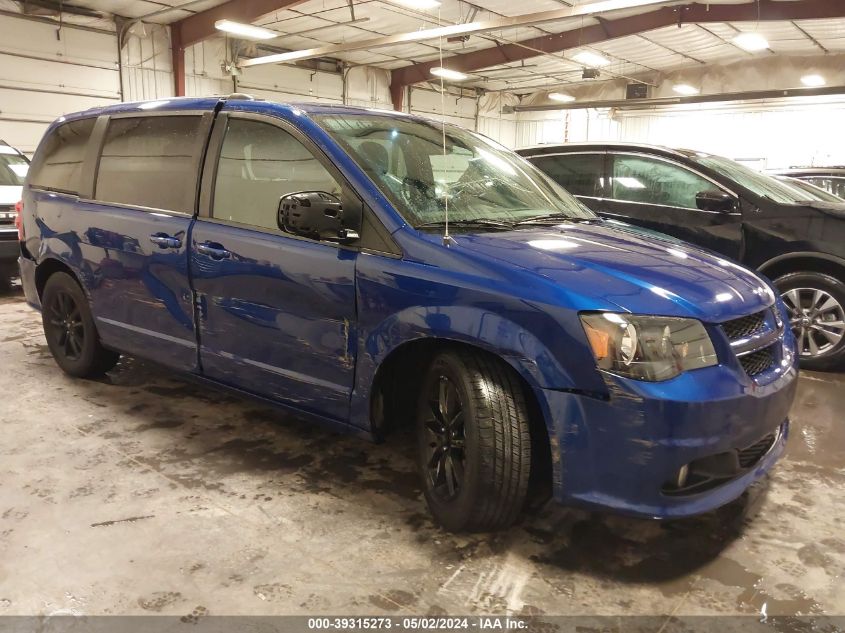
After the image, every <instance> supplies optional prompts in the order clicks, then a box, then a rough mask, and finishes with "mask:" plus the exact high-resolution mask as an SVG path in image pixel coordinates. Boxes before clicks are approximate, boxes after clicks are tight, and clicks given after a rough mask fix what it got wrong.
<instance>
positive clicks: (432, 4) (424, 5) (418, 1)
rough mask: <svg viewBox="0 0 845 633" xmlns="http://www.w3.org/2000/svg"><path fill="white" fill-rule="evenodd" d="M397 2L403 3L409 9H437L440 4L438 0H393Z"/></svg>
mask: <svg viewBox="0 0 845 633" xmlns="http://www.w3.org/2000/svg"><path fill="white" fill-rule="evenodd" d="M393 1H394V2H395V3H396V4H401V5H402V6H403V7H408V8H409V9H436V8H437V7H439V6H440V2H438V0H393Z"/></svg>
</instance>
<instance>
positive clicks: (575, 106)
mask: <svg viewBox="0 0 845 633" xmlns="http://www.w3.org/2000/svg"><path fill="white" fill-rule="evenodd" d="M842 94H845V86H824V87H822V88H789V89H786V90H750V91H746V92H730V93H722V94H712V95H695V96H691V97H655V98H653V99H613V100H607V101H589V102H588V101H584V102H578V103H574V102H573V103H561V104H550V105H516V106H504V107H503V108H502V112H503V113H505V114H510V113H513V112H553V111H556V110H581V109H584V108H622V109H627V110H636V109H639V108H655V107H659V106H669V105H684V104H687V105H688V104H695V103H721V102H723V101H725V102H727V101H752V100H755V99H784V98H789V97H826V96H836V95H842Z"/></svg>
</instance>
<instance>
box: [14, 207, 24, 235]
mask: <svg viewBox="0 0 845 633" xmlns="http://www.w3.org/2000/svg"><path fill="white" fill-rule="evenodd" d="M15 213H16V215H15V228H16V229H17V230H18V239H19V240H20V241H21V242H23V200H18V202H17V204H15Z"/></svg>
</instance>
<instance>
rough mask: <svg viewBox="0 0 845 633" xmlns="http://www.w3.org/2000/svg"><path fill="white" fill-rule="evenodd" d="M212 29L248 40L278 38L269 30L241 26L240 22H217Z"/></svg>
mask: <svg viewBox="0 0 845 633" xmlns="http://www.w3.org/2000/svg"><path fill="white" fill-rule="evenodd" d="M214 28H215V29H217V30H218V31H223V32H225V33H231V34H232V35H237V36H238V37H243V38H246V39H249V40H272V39H273V38H274V37H278V36H279V34H278V33H276V32H275V31H271V30H270V29H262V28H261V27H260V26H253V25H252V24H241V23H240V22H232V21H231V20H217V22H215V23H214Z"/></svg>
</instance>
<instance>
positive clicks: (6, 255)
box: [0, 231, 21, 264]
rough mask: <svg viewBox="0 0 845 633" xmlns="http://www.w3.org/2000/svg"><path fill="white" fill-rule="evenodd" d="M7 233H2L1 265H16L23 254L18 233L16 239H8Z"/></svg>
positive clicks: (0, 238) (0, 234)
mask: <svg viewBox="0 0 845 633" xmlns="http://www.w3.org/2000/svg"><path fill="white" fill-rule="evenodd" d="M6 233H7V232H6V231H2V232H0V263H2V264H14V263H15V262H16V261H17V260H18V256H19V255H20V254H21V247H20V243H19V242H18V233H17V231H15V233H14V239H7V238H8V235H6Z"/></svg>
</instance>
